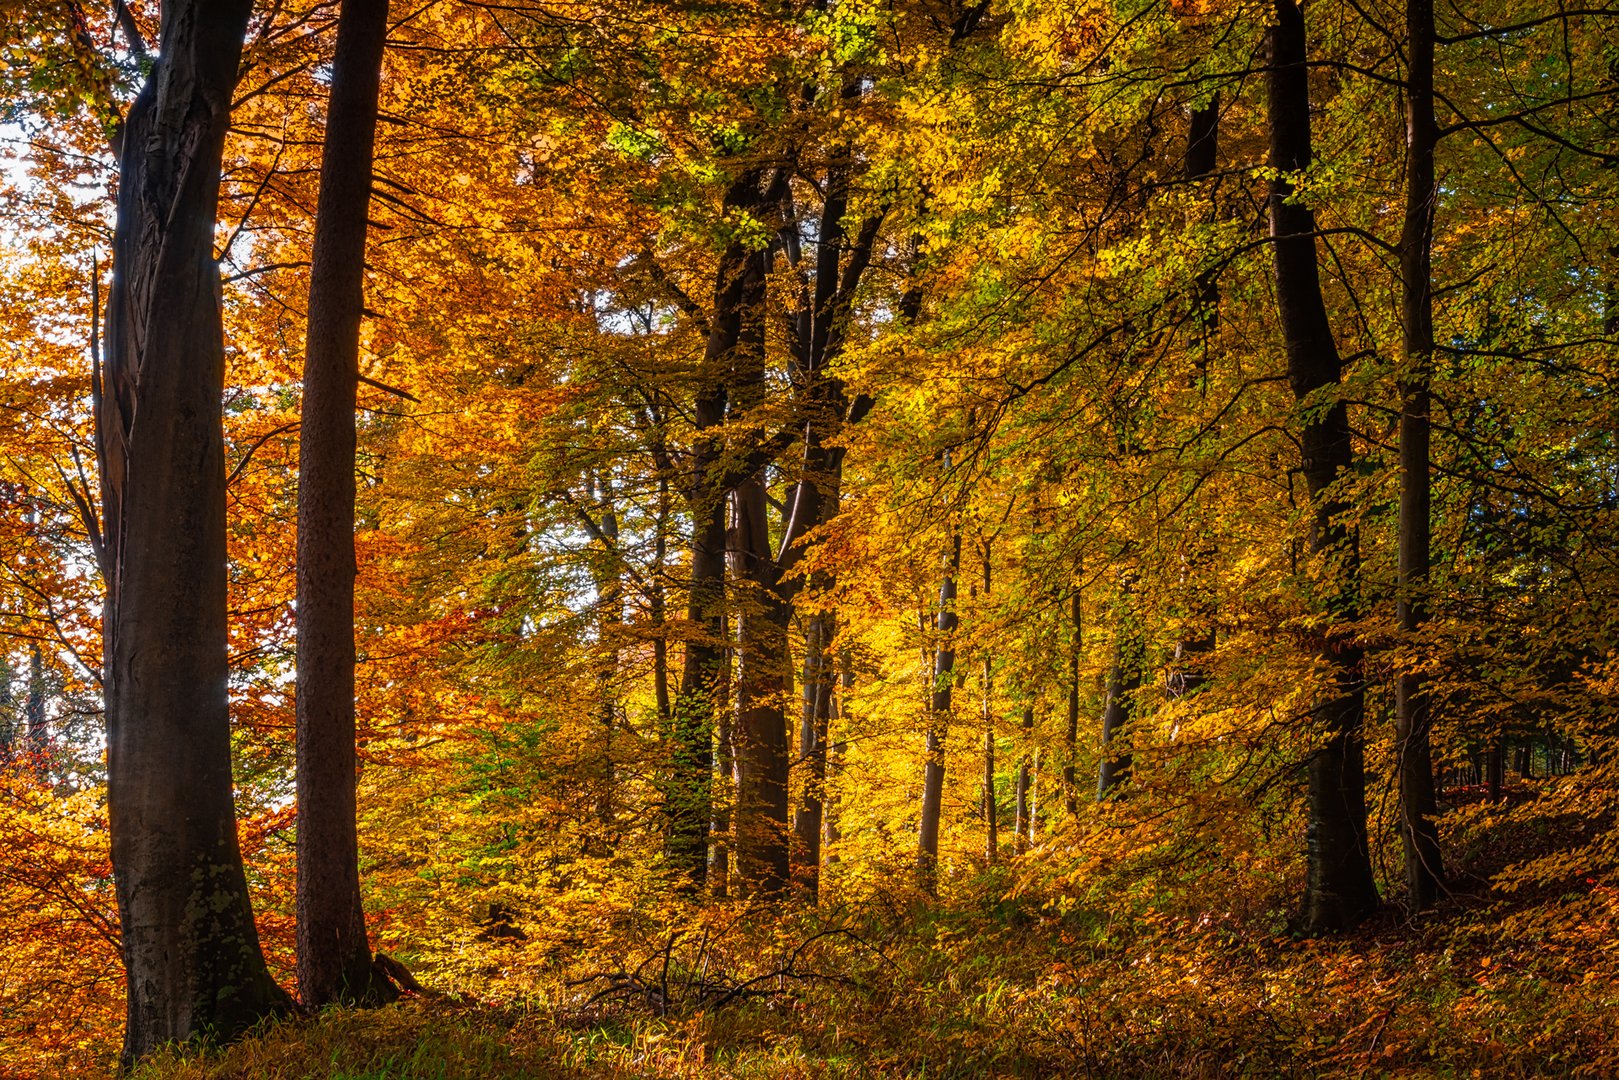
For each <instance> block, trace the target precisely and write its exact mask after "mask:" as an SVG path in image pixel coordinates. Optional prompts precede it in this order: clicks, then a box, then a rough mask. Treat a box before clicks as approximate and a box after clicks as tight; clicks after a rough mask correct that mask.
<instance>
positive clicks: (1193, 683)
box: [1169, 93, 1220, 697]
mask: <svg viewBox="0 0 1619 1080" xmlns="http://www.w3.org/2000/svg"><path fill="white" fill-rule="evenodd" d="M1219 138H1220V95H1219V94H1218V93H1216V94H1215V95H1214V98H1213V100H1212V101H1210V102H1209V103H1208V104H1207V105H1205V106H1204V107H1203V108H1201V109H1194V110H1193V111H1192V119H1191V124H1190V125H1189V126H1188V129H1187V134H1186V179H1188V180H1199V179H1202V178H1203V177H1206V176H1208V175H1209V174H1210V173H1212V172H1213V171H1214V166H1215V164H1216V162H1217V160H1218V151H1219ZM1192 309H1193V310H1192V324H1193V326H1195V327H1196V328H1197V331H1198V336H1199V339H1200V340H1199V341H1198V350H1197V371H1196V374H1195V375H1194V377H1193V380H1192V382H1193V386H1194V388H1196V387H1198V386H1201V385H1203V382H1204V380H1205V379H1206V378H1207V377H1208V373H1209V354H1210V351H1211V346H1210V341H1211V339H1212V338H1213V337H1214V335H1215V333H1216V332H1217V331H1218V330H1219V327H1220V285H1219V275H1218V274H1217V272H1216V271H1215V270H1214V269H1212V268H1210V269H1207V270H1202V271H1200V272H1199V273H1198V275H1197V293H1196V296H1195V297H1194V298H1193V301H1192ZM1216 555H1217V552H1216V551H1215V550H1214V548H1213V545H1210V546H1209V547H1208V548H1202V549H1200V550H1196V551H1194V552H1193V553H1192V555H1191V556H1190V557H1189V558H1187V560H1186V562H1185V564H1184V576H1185V596H1186V606H1187V614H1188V615H1189V616H1191V617H1192V618H1189V619H1188V621H1189V622H1191V623H1192V626H1193V627H1194V628H1195V632H1194V633H1193V634H1191V635H1190V636H1187V637H1184V638H1182V639H1181V640H1180V641H1179V642H1178V643H1176V645H1175V666H1174V668H1173V669H1172V670H1171V672H1170V675H1169V694H1170V696H1171V697H1183V696H1185V695H1187V694H1193V693H1196V692H1197V691H1198V689H1199V688H1200V687H1202V685H1203V683H1204V682H1205V681H1206V680H1207V678H1208V674H1207V671H1206V667H1205V662H1206V657H1207V656H1208V655H1209V654H1210V653H1212V652H1213V651H1214V645H1215V639H1214V628H1213V627H1212V626H1210V625H1208V623H1209V622H1210V621H1211V620H1210V618H1209V615H1210V614H1212V613H1210V612H1207V610H1206V608H1207V605H1206V604H1205V603H1204V602H1203V600H1202V598H1201V597H1200V596H1199V595H1198V592H1199V589H1198V586H1199V584H1200V579H1202V577H1203V575H1204V574H1206V573H1207V571H1208V566H1209V563H1210V562H1212V561H1213V559H1214V558H1215V557H1216ZM1200 624H1201V625H1200Z"/></svg>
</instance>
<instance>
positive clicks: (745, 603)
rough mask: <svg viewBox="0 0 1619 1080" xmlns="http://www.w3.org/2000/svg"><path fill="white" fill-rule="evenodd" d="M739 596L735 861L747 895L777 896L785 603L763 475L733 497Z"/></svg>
mask: <svg viewBox="0 0 1619 1080" xmlns="http://www.w3.org/2000/svg"><path fill="white" fill-rule="evenodd" d="M736 505H737V551H738V554H739V556H740V558H739V562H740V566H739V571H740V574H739V576H740V578H741V579H742V580H743V581H745V582H746V583H747V585H748V588H747V590H746V593H745V594H744V595H743V596H742V597H741V600H740V603H739V605H738V607H739V614H738V632H737V659H738V667H737V690H736V693H737V726H736V733H735V738H736V857H737V872H738V875H739V876H740V877H741V879H742V881H743V882H744V883H745V884H746V885H747V887H748V890H749V892H750V894H752V895H757V896H779V895H780V894H781V893H783V892H784V891H785V890H786V888H787V883H788V874H789V858H788V839H787V837H788V822H787V768H788V761H787V752H788V747H787V714H786V711H785V710H784V709H783V702H784V699H785V697H786V692H787V625H786V624H787V615H788V607H787V604H786V602H785V601H784V600H782V598H781V597H780V596H779V595H778V593H777V586H778V585H779V584H780V581H779V574H780V571H779V570H778V568H777V566H776V562H775V559H774V558H773V557H772V556H773V552H772V548H771V543H770V529H769V518H768V510H769V504H768V502H767V500H766V498H765V481H764V477H763V475H762V474H761V475H757V476H754V477H752V478H750V479H748V480H747V481H745V482H744V483H742V484H741V485H739V486H738V488H737V491H736Z"/></svg>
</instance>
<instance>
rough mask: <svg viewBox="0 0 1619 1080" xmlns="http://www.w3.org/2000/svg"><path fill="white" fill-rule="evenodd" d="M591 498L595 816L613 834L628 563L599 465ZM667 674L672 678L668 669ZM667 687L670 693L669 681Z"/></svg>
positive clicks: (607, 482) (610, 486)
mask: <svg viewBox="0 0 1619 1080" xmlns="http://www.w3.org/2000/svg"><path fill="white" fill-rule="evenodd" d="M590 498H591V502H592V503H594V504H595V506H596V508H597V513H598V515H599V519H598V521H597V523H596V528H595V531H596V532H597V533H598V534H599V535H598V537H597V541H598V546H599V550H598V551H597V552H596V553H595V558H594V559H593V560H592V562H591V579H592V584H593V585H594V586H595V588H596V716H597V727H598V729H599V730H600V732H601V746H600V752H599V753H598V754H597V762H598V764H597V773H598V776H597V781H598V783H599V784H600V785H601V787H600V789H599V790H598V791H597V793H596V818H597V820H598V821H600V822H601V824H602V827H603V829H604V830H605V831H606V833H607V834H608V836H609V837H610V836H611V835H612V833H613V826H614V822H615V820H616V818H617V815H618V806H617V791H616V789H617V784H618V776H617V768H616V765H615V763H614V759H613V753H614V748H613V739H614V736H615V734H616V731H615V729H616V728H617V727H618V722H617V721H618V680H619V671H618V668H619V654H618V650H619V634H620V633H621V632H622V630H623V626H624V572H623V571H624V567H623V565H622V560H621V558H620V556H619V547H618V544H619V537H618V513H617V511H616V510H615V509H614V507H613V499H614V492H613V484H612V481H611V480H609V479H604V478H603V476H602V475H601V474H600V473H599V472H597V471H595V470H592V471H591V475H590ZM664 678H665V680H667V678H668V675H667V672H665V673H664ZM664 693H665V694H667V693H668V684H667V682H665V685H664ZM608 842H609V843H610V842H611V841H610V840H609V841H608Z"/></svg>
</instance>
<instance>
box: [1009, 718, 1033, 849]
mask: <svg viewBox="0 0 1619 1080" xmlns="http://www.w3.org/2000/svg"><path fill="white" fill-rule="evenodd" d="M1033 735H1034V706H1033V705H1025V706H1023V745H1024V750H1023V756H1022V757H1021V758H1019V759H1018V764H1017V789H1016V791H1017V794H1016V802H1015V803H1014V807H1015V809H1014V810H1013V818H1012V830H1013V842H1014V843H1015V844H1016V847H1017V853H1018V854H1019V855H1022V854H1023V853H1024V852H1025V851H1027V850H1029V839H1030V837H1031V835H1032V833H1033V829H1032V828H1031V826H1030V815H1029V809H1030V808H1029V780H1030V779H1031V777H1030V771H1029V748H1028V747H1029V743H1030V741H1031V740H1032V738H1033Z"/></svg>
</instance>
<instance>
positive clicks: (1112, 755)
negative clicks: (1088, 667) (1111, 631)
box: [1096, 626, 1141, 799]
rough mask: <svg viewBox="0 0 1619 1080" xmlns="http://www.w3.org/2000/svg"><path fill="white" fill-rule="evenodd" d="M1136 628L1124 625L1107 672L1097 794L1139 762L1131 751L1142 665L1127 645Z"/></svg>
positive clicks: (1114, 784)
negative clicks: (1133, 704) (1130, 729)
mask: <svg viewBox="0 0 1619 1080" xmlns="http://www.w3.org/2000/svg"><path fill="white" fill-rule="evenodd" d="M1131 633H1132V631H1131V630H1130V629H1129V628H1128V627H1127V626H1120V627H1119V629H1118V636H1117V637H1116V639H1115V641H1114V644H1113V663H1112V664H1110V665H1109V666H1108V671H1107V702H1106V704H1105V705H1104V706H1103V709H1102V764H1101V767H1100V768H1099V769H1098V770H1097V781H1096V797H1097V798H1098V799H1105V798H1107V796H1108V794H1109V793H1111V792H1112V791H1113V790H1114V789H1116V788H1117V787H1118V786H1119V785H1120V784H1122V783H1124V781H1125V780H1126V779H1128V778H1129V776H1130V769H1131V767H1132V765H1133V764H1134V762H1135V757H1134V755H1133V754H1132V753H1131V752H1130V734H1129V732H1128V731H1127V730H1126V729H1127V728H1128V727H1129V724H1130V713H1131V698H1132V695H1134V694H1135V692H1136V691H1137V690H1138V689H1140V687H1141V665H1140V663H1139V658H1138V657H1137V656H1135V655H1134V653H1135V650H1134V649H1133V648H1130V647H1127V642H1128V641H1129V640H1130V634H1131Z"/></svg>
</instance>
